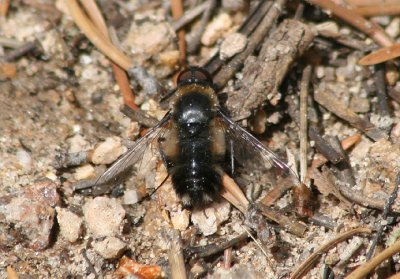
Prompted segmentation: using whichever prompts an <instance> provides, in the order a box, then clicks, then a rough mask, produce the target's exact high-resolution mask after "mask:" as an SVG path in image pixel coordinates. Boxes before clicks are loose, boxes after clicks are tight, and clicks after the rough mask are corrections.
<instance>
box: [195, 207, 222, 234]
mask: <svg viewBox="0 0 400 279" xmlns="http://www.w3.org/2000/svg"><path fill="white" fill-rule="evenodd" d="M229 213H230V204H229V203H228V202H227V201H221V202H219V203H213V204H211V205H210V207H208V208H206V209H204V210H196V211H194V212H193V213H192V222H193V224H195V225H197V226H198V228H199V230H200V231H201V232H202V234H203V235H205V236H207V235H212V234H214V233H216V232H217V230H218V226H219V225H220V224H221V223H222V222H224V221H226V220H227V219H228V218H229Z"/></svg>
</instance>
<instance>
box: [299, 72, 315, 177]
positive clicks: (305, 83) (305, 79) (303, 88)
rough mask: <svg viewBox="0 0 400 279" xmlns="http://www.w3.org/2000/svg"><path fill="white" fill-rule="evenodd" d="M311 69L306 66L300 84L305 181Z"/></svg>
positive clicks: (301, 165) (301, 166) (301, 160)
mask: <svg viewBox="0 0 400 279" xmlns="http://www.w3.org/2000/svg"><path fill="white" fill-rule="evenodd" d="M311 70H312V68H311V66H307V67H306V68H304V70H303V76H302V78H301V85H300V135H299V137H300V182H303V183H304V181H305V178H306V175H307V142H308V136H307V116H308V114H307V104H308V88H309V84H310V79H311Z"/></svg>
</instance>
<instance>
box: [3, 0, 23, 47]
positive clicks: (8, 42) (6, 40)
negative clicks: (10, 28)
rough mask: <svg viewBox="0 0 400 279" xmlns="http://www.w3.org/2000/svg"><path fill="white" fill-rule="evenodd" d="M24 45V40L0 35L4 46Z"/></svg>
mask: <svg viewBox="0 0 400 279" xmlns="http://www.w3.org/2000/svg"><path fill="white" fill-rule="evenodd" d="M0 1H1V0H0ZM23 45H24V43H23V42H20V41H17V40H14V39H11V38H6V37H0V46H2V47H8V48H19V47H21V46H23Z"/></svg>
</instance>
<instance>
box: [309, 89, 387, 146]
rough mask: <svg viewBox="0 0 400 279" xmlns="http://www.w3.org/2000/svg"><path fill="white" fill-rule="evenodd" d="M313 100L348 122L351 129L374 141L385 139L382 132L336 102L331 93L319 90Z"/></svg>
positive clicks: (385, 136)
mask: <svg viewBox="0 0 400 279" xmlns="http://www.w3.org/2000/svg"><path fill="white" fill-rule="evenodd" d="M314 99H315V101H316V102H317V103H319V104H320V105H321V106H323V107H325V108H326V109H327V110H329V111H331V112H332V113H334V114H336V115H337V116H338V117H339V118H342V119H344V120H346V121H347V122H349V123H350V124H351V125H352V126H353V127H355V128H357V129H359V130H360V131H362V132H363V133H365V134H366V135H367V136H368V137H370V138H371V139H372V140H374V141H378V140H380V139H385V138H387V135H386V134H385V132H384V131H382V130H380V129H379V128H377V127H375V126H374V125H373V124H372V123H371V122H369V121H368V120H366V119H362V118H360V117H358V115H357V114H356V113H355V112H353V111H352V110H351V109H349V108H347V107H346V105H345V104H343V103H342V102H341V101H339V100H337V99H336V98H335V97H334V93H333V92H330V93H328V92H325V91H321V90H316V91H315V94H314Z"/></svg>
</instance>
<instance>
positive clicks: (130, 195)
mask: <svg viewBox="0 0 400 279" xmlns="http://www.w3.org/2000/svg"><path fill="white" fill-rule="evenodd" d="M138 201H139V196H138V193H137V191H136V190H128V191H125V192H124V197H123V203H124V204H135V203H137V202H138Z"/></svg>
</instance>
